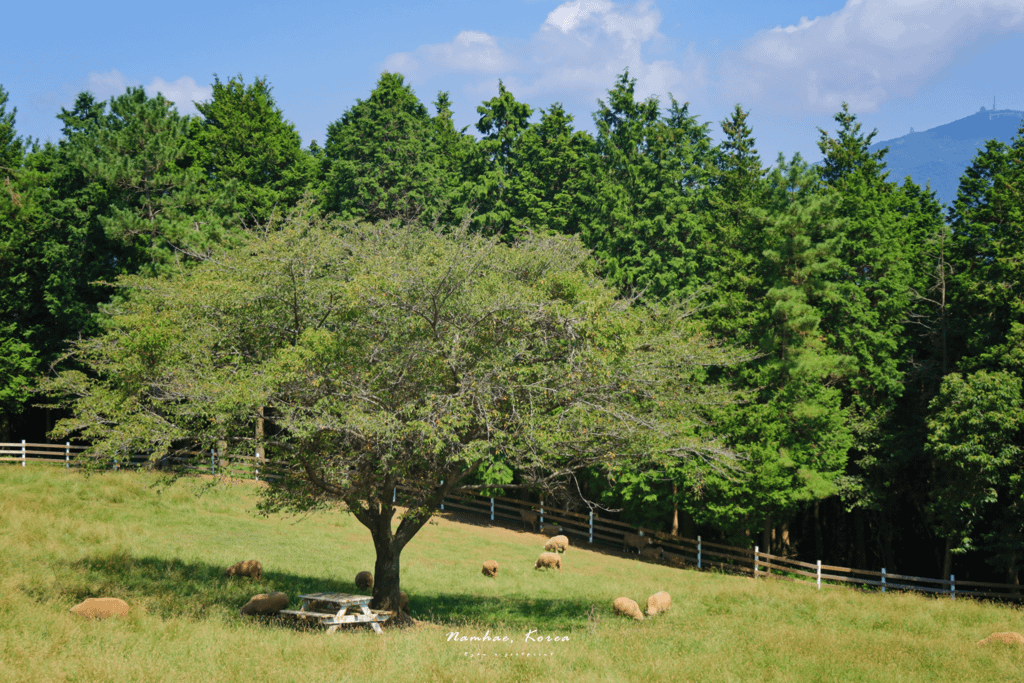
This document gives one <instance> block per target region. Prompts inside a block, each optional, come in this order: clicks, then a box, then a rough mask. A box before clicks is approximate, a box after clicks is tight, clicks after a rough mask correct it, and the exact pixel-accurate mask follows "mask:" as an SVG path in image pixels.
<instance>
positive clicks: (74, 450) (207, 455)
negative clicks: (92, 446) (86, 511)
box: [0, 441, 277, 480]
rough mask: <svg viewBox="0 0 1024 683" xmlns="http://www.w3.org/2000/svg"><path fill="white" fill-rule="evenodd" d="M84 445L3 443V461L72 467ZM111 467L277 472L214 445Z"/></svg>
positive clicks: (243, 475)
mask: <svg viewBox="0 0 1024 683" xmlns="http://www.w3.org/2000/svg"><path fill="white" fill-rule="evenodd" d="M85 448H86V447H85V446H72V445H71V444H70V443H64V444H54V443H26V442H25V441H22V442H21V443H0V462H13V463H15V464H20V465H21V466H22V467H24V466H25V465H26V464H27V463H58V464H63V465H64V467H66V468H70V467H72V466H74V465H75V458H76V456H78V455H80V454H81V452H82V451H84V450H85ZM110 467H111V469H115V470H116V469H121V468H126V469H138V468H145V469H163V468H177V469H183V470H187V471H195V472H209V473H210V474H212V475H217V474H219V475H222V476H228V477H233V478H236V479H255V480H261V479H264V480H266V479H277V476H275V475H274V474H272V473H270V472H268V471H267V463H266V461H265V460H264V459H262V458H260V457H258V456H256V455H248V456H246V455H231V456H225V455H222V454H218V453H217V452H216V451H214V450H212V449H211V450H210V451H209V452H205V451H202V452H200V451H186V452H181V453H178V454H176V455H169V456H166V457H163V458H160V459H158V460H153V459H151V458H150V457H149V456H148V455H145V454H139V455H130V456H127V457H124V458H115V459H113V460H112V461H111V463H110Z"/></svg>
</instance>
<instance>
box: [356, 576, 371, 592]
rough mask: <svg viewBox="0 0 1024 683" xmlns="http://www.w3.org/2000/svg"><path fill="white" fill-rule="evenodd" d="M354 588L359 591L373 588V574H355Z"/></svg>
mask: <svg viewBox="0 0 1024 683" xmlns="http://www.w3.org/2000/svg"><path fill="white" fill-rule="evenodd" d="M356 588H358V589H359V590H361V591H368V590H370V589H371V588H373V574H371V573H370V572H359V573H358V574H356Z"/></svg>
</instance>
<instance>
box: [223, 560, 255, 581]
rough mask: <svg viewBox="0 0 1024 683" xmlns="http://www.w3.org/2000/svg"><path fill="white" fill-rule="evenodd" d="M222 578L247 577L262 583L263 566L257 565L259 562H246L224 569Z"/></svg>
mask: <svg viewBox="0 0 1024 683" xmlns="http://www.w3.org/2000/svg"><path fill="white" fill-rule="evenodd" d="M224 576H248V577H250V578H252V579H255V580H256V581H262V580H263V565H262V564H260V563H259V560H246V561H245V562H239V563H238V564H233V565H231V566H230V567H228V568H227V569H225V570H224Z"/></svg>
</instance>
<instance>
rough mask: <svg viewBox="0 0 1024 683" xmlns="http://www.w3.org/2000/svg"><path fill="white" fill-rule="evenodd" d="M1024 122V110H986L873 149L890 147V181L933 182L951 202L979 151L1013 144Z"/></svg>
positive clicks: (937, 192)
mask: <svg viewBox="0 0 1024 683" xmlns="http://www.w3.org/2000/svg"><path fill="white" fill-rule="evenodd" d="M1022 121H1024V111H1016V110H1013V109H997V110H993V109H985V107H982V108H981V110H980V111H979V112H978V113H976V114H973V115H971V116H967V117H964V118H962V119H958V120H956V121H953V122H952V123H947V124H944V125H942V126H936V127H935V128H930V129H928V130H926V131H922V132H920V133H915V132H914V129H913V128H911V129H910V133H909V134H908V135H904V136H903V137H901V138H893V139H892V140H885V141H883V142H877V143H875V144H873V145H871V147H870V148H869V149H870V150H871V151H876V150H879V149H881V148H882V147H888V148H889V153H888V154H886V155H885V159H884V161H885V163H886V167H887V169H888V171H889V180H894V181H896V182H898V183H899V184H901V185H902V184H903V179H904V178H905V177H906V176H908V175H909V176H910V177H911V178H912V179H913V181H914V182H915V183H917V184H918V185H920V186H921V187H924V186H925V183H930V184H931V189H932V190H934V192H935V196H936V197H938V199H939V201H940V202H943V203H951V202H952V201H953V200H954V199H956V191H957V188H958V187H959V186H960V176H961V175H963V172H964V170H966V168H967V167H968V166H970V164H971V160H972V159H973V158H974V155H975V154H976V153H977V151H978V150H979V149H984V148H985V143H986V142H987V141H988V140H992V139H996V140H999V141H1000V142H1007V143H1008V142H1010V140H1012V139H1013V138H1014V137H1015V136H1016V135H1017V130H1018V129H1019V128H1020V126H1021V124H1022Z"/></svg>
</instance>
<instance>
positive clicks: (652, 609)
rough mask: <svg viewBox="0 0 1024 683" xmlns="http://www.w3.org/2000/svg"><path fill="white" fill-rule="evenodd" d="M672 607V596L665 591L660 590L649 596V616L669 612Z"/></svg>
mask: <svg viewBox="0 0 1024 683" xmlns="http://www.w3.org/2000/svg"><path fill="white" fill-rule="evenodd" d="M671 607H672V596H671V595H669V594H668V593H666V592H665V591H660V592H658V593H655V594H654V595H652V596H651V597H649V598H647V616H649V617H653V616H654V615H655V614H661V613H663V612H667V611H669V609H670V608H671Z"/></svg>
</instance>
